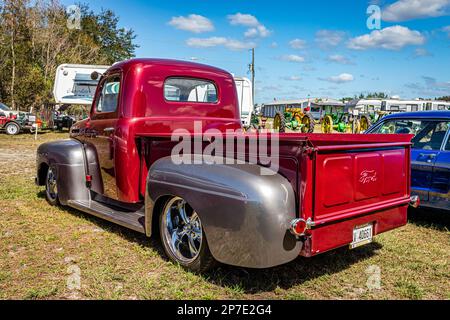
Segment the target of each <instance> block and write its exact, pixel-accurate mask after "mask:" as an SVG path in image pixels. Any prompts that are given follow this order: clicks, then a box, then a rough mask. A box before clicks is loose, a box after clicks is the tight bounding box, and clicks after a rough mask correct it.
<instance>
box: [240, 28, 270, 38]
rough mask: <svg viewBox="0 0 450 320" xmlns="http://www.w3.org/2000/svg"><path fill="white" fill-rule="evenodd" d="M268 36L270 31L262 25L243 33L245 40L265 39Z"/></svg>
mask: <svg viewBox="0 0 450 320" xmlns="http://www.w3.org/2000/svg"><path fill="white" fill-rule="evenodd" d="M269 35H270V31H269V30H268V29H267V28H266V27H265V26H263V25H259V26H257V27H255V28H250V29H248V30H247V31H246V32H245V33H244V36H245V37H246V38H256V37H261V38H266V37H268V36H269Z"/></svg>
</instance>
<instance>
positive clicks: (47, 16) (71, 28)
mask: <svg viewBox="0 0 450 320" xmlns="http://www.w3.org/2000/svg"><path fill="white" fill-rule="evenodd" d="M74 20H75V21H74ZM135 37H136V36H135V33H134V31H133V30H128V29H125V28H121V27H119V18H118V17H117V15H116V14H115V13H114V12H113V11H111V10H109V9H102V10H101V12H99V13H95V12H93V11H92V10H91V9H90V8H89V6H88V5H87V4H77V10H76V13H75V16H71V13H70V12H68V11H67V8H66V7H64V6H63V5H62V4H61V3H60V2H59V0H0V102H3V103H5V104H6V105H8V106H10V107H11V108H12V109H16V110H22V111H27V110H29V109H30V108H31V107H33V108H39V107H40V106H41V105H43V104H45V103H47V102H50V101H52V100H53V97H52V94H51V93H52V89H53V82H54V78H55V73H56V68H57V66H58V65H60V64H63V63H75V64H76V63H80V64H106V65H110V64H113V63H114V62H117V61H120V60H125V59H129V58H132V57H134V52H135V49H136V48H137V45H136V44H135V43H134V40H135Z"/></svg>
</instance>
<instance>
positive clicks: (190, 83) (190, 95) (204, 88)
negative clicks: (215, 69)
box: [164, 78, 218, 103]
mask: <svg viewBox="0 0 450 320" xmlns="http://www.w3.org/2000/svg"><path fill="white" fill-rule="evenodd" d="M164 98H165V99H166V100H168V101H178V102H201V103H216V102H217V100H218V99H217V88H216V86H215V85H214V83H212V82H211V81H207V80H202V79H192V78H169V79H167V80H166V82H165V83H164Z"/></svg>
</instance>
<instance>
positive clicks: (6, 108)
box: [0, 102, 10, 111]
mask: <svg viewBox="0 0 450 320" xmlns="http://www.w3.org/2000/svg"><path fill="white" fill-rule="evenodd" d="M0 110H1V111H10V109H9V108H8V107H7V106H5V105H4V104H3V103H1V102H0Z"/></svg>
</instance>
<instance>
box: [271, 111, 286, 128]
mask: <svg viewBox="0 0 450 320" xmlns="http://www.w3.org/2000/svg"><path fill="white" fill-rule="evenodd" d="M273 128H274V129H275V130H276V131H278V132H285V131H286V119H285V118H284V113H281V112H277V113H276V114H275V117H274V118H273Z"/></svg>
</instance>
